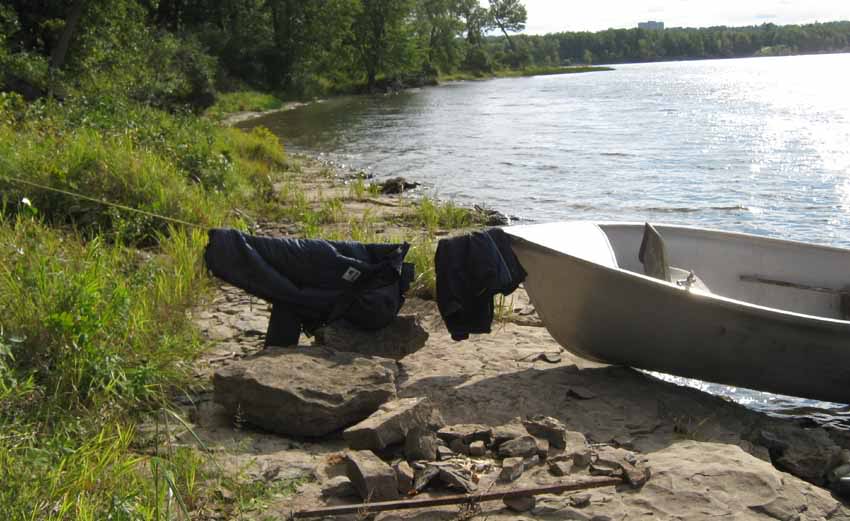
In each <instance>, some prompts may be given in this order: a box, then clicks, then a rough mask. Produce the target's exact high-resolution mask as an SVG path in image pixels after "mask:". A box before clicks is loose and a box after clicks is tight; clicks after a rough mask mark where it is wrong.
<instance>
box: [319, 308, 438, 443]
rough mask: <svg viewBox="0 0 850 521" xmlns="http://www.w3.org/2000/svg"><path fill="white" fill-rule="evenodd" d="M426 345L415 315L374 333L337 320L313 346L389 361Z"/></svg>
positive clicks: (320, 334) (397, 320)
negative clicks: (387, 359) (388, 359)
mask: <svg viewBox="0 0 850 521" xmlns="http://www.w3.org/2000/svg"><path fill="white" fill-rule="evenodd" d="M427 341H428V332H427V331H425V329H423V328H422V325H421V324H420V323H419V318H418V317H417V316H416V315H399V316H397V317H396V318H395V320H393V321H392V322H391V323H390V324H389V325H387V326H386V327H383V328H381V329H378V330H364V329H360V328H357V327H355V326H353V325H352V324H350V323H349V322H348V321H346V320H337V321H334V322H332V323H330V324H328V325H327V326H325V327H324V328H322V329H320V330H319V331H317V332H316V343H317V344H318V345H321V346H324V347H327V348H330V349H333V350H334V351H345V352H349V353H360V354H361V355H367V356H380V357H383V358H391V359H393V360H401V359H402V358H404V357H405V356H407V355H410V354H413V353H415V352H417V351H419V350H420V349H422V348H423V347H424V346H425V343H426V342H427ZM437 427H440V426H437Z"/></svg>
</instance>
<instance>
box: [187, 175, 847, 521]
mask: <svg viewBox="0 0 850 521" xmlns="http://www.w3.org/2000/svg"><path fill="white" fill-rule="evenodd" d="M303 170H304V172H303V174H302V178H303V182H304V184H305V186H306V187H308V190H309V191H310V192H311V193H315V192H320V193H328V192H329V191H333V190H345V185H344V183H345V181H344V176H338V175H337V176H328V175H327V165H323V164H321V163H318V162H315V161H312V160H307V159H304V168H303ZM320 171H321V172H324V174H323V175H318V173H319V172H320ZM402 197H404V195H403V194H402V195H398V194H396V195H393V194H383V195H375V196H374V197H372V198H370V199H368V200H357V201H354V200H352V201H347V202H346V203H345V207H344V208H343V211H344V212H352V213H362V212H363V211H364V210H368V211H369V212H370V214H371V215H374V216H376V219H377V222H378V224H377V227H378V228H379V229H380V230H381V235H382V236H384V237H387V238H388V240H391V239H392V238H393V237H396V236H398V235H399V233H400V231H401V229H402V228H404V227H406V226H409V224H405V223H407V222H409V221H406V220H404V219H403V213H404V212H405V211H407V210H405V206H404V205H402V204H400V202H399V201H400V198H402ZM257 233H260V234H264V235H278V236H286V235H290V234H297V233H298V229H297V227H294V226H290V225H281V224H279V223H278V224H273V223H258V229H257ZM268 316H269V312H268V309H267V306H266V304H265V303H262V302H258V301H256V300H255V299H252V298H251V297H250V296H249V295H247V294H245V293H243V292H242V291H240V290H238V289H236V288H233V287H230V286H227V285H221V286H220V287H219V291H218V293H217V295H216V297H215V298H214V299H213V301H212V302H211V303H210V305H209V306H207V307H206V308H204V309H198V310H196V312H195V314H194V317H195V320H196V322H197V323H198V325H199V327H200V329H201V330H202V331H203V334H204V335H205V337H206V338H207V339H208V340H209V344H210V350H209V352H208V353H207V354H206V356H204V357H203V358H202V359H201V360H200V361H199V362H198V364H197V367H196V370H197V376H198V380H199V382H200V383H201V385H202V387H204V388H206V389H207V392H204V393H202V394H200V395H199V396H198V397H196V399H195V400H194V401H193V403H192V404H191V405H187V406H186V411H185V412H187V413H188V416H189V417H190V418H191V420H192V429H193V431H194V434H192V435H189V434H187V433H184V434H183V435H182V437H181V441H182V442H185V443H187V444H192V443H196V441H193V440H195V436H197V437H198V438H200V439H201V440H203V442H204V444H205V445H206V446H208V447H210V448H212V449H213V450H214V454H215V458H216V459H217V461H218V464H219V465H221V466H222V467H223V468H226V469H229V470H231V471H233V472H238V473H241V474H242V475H243V476H244V479H246V480H253V481H256V482H258V483H260V484H261V486H267V487H269V488H273V487H274V486H275V483H280V482H282V481H287V480H297V483H298V487H297V493H296V494H294V495H288V496H281V497H276V498H272V500H271V502H270V504H269V505H268V508H267V509H264V511H263V512H262V513H258V514H257V516H256V517H257V518H258V519H263V518H264V517H266V518H267V517H268V516H272V517H279V518H281V519H286V518H287V516H289V515H290V514H292V513H293V512H296V511H301V510H310V509H316V508H319V507H323V506H328V505H340V504H351V503H360V502H363V501H368V502H375V501H379V500H383V499H396V498H404V497H414V496H415V497H416V498H417V499H418V498H427V497H442V496H445V495H449V494H458V493H465V494H468V495H469V497H470V501H469V502H467V503H464V504H462V505H460V506H443V507H432V508H428V509H425V510H421V509H420V510H410V511H396V512H385V513H380V514H376V515H375V516H376V517H375V518H376V519H380V520H396V519H418V520H431V519H447V520H448V519H482V520H483V519H516V520H531V519H538V518H539V519H578V520H598V521H602V520H605V519H612V520H613V519H635V518H638V517H640V518H643V519H655V518H658V519H668V518H677V519H708V518H712V519H716V518H721V519H736V520H738V519H764V520H767V519H776V520H792V519H801V520H802V519H850V506H848V505H850V504H848V503H847V500H846V499H841V496H840V493H842V492H845V491H843V490H842V489H841V487H842V486H845V485H846V483H845V482H842V480H841V477H842V476H843V475H845V474H848V475H850V450H848V449H850V436H848V434H847V433H846V432H842V431H835V430H828V429H825V428H822V427H820V426H817V425H815V424H813V423H812V422H811V421H807V420H799V421H795V420H788V419H778V418H773V417H769V416H766V415H764V414H761V413H757V412H754V411H752V410H749V409H746V408H744V407H742V406H740V405H737V404H735V403H732V402H730V401H727V400H724V399H721V398H719V397H716V396H712V395H709V394H706V393H703V392H701V391H697V390H694V389H690V388H684V387H680V386H676V385H673V384H670V383H666V382H662V381H660V380H658V379H655V378H653V377H651V376H648V375H646V374H644V373H641V372H638V371H635V370H632V369H629V368H624V367H613V366H604V365H600V364H596V363H592V362H588V361H586V360H583V359H581V358H578V357H575V356H573V355H571V354H570V353H569V352H567V351H565V350H564V349H562V348H561V346H560V345H558V344H557V343H556V342H555V341H554V340H553V339H552V338H551V337H550V336H549V335H548V333H547V331H546V329H545V328H543V327H542V324H541V323H540V321H539V319H537V317H536V315H535V313H534V310H533V307H532V306H531V304H530V303H529V301H528V297H527V295H526V294H525V293H524V291H523V290H522V289H520V290H519V291H517V292H516V293H515V294H514V295H512V296H511V297H508V299H506V305H505V306H504V308H503V313H501V315H500V317H499V322H498V323H497V324H494V331H493V333H492V334H490V335H483V336H477V337H474V338H471V339H470V340H468V341H464V342H460V343H457V342H454V341H452V340H451V338H450V336H449V334H448V332H447V331H446V329H445V327H444V325H443V324H442V321H441V319H440V316H439V313H438V312H437V309H436V304H435V303H434V302H433V301H430V300H423V299H420V298H409V299H408V301H407V302H406V303H405V305H404V307H403V309H402V312H401V315H400V317H399V318H398V320H397V321H396V323H395V324H394V325H392V326H391V327H389V328H387V330H385V331H383V332H380V333H378V334H369V333H363V332H357V331H354V330H351V329H347V328H346V326H345V325H344V324H340V325H334V326H333V327H328V328H326V329H325V330H324V331H323V332H322V335H321V336H320V337H319V338H316V339H306V338H304V337H302V345H301V346H299V347H298V348H297V349H271V350H266V351H263V350H262V349H261V346H262V340H263V335H264V333H265V330H266V324H267V321H268ZM281 404H283V405H281ZM600 476H605V477H614V478H619V479H621V480H622V483H621V484H620V485H610V486H606V487H602V488H593V489H589V490H586V491H579V492H573V493H564V494H560V495H558V494H543V495H538V496H536V498H534V499H528V498H524V499H513V500H505V501H487V502H479V501H476V500H475V497H476V495H479V494H482V493H485V492H487V493H490V492H499V491H509V490H517V489H522V488H533V487H541V486H549V485H557V484H561V483H569V482H575V481H583V480H592V479H598V478H599V477H600ZM203 515H205V516H207V517H205V518H208V519H216V518H221V519H225V518H226V515H225V514H223V513H221V512H214V511H211V512H205V513H204V514H203ZM369 516H372V514H369V515H367V514H366V513H364V512H360V513H357V514H349V515H347V517H346V516H341V517H339V519H366V518H369Z"/></svg>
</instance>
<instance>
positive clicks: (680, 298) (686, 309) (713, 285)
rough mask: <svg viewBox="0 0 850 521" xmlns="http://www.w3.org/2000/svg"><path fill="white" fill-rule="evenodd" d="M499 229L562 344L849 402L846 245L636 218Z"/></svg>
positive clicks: (597, 355) (580, 351)
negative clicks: (506, 236)
mask: <svg viewBox="0 0 850 521" xmlns="http://www.w3.org/2000/svg"><path fill="white" fill-rule="evenodd" d="M504 230H505V232H507V233H508V234H510V235H511V239H512V247H513V249H514V252H515V253H516V255H517V257H518V258H519V261H520V263H521V264H522V265H523V267H524V268H525V270H526V271H527V272H528V277H527V279H526V281H525V288H526V290H527V291H528V294H529V296H530V297H531V301H532V303H533V304H534V306H535V308H536V309H537V312H538V313H539V314H540V317H541V319H542V320H543V322H544V324H545V325H546V328H547V329H548V330H549V332H550V333H551V334H552V336H553V337H554V338H555V340H557V341H558V342H559V343H560V344H561V345H562V346H564V347H565V348H566V349H567V350H569V351H571V352H573V353H575V354H577V355H579V356H582V357H584V358H587V359H590V360H594V361H598V362H603V363H608V364H619V365H626V366H631V367H636V368H640V369H647V370H651V371H660V372H664V373H670V374H674V375H679V376H684V377H688V378H697V379H700V380H706V381H709V382H716V383H722V384H728V385H734V386H738V387H746V388H750V389H758V390H762V391H769V392H773V393H779V394H785V395H792V396H799V397H805V398H811V399H816V400H823V401H829V402H838V403H850V250H846V249H841V248H834V247H828V246H819V245H813V244H806V243H801V242H794V241H786V240H778V239H771V238H766V237H759V236H754V235H748V234H743V233H729V232H723V231H716V230H707V229H701V228H692V227H685V226H657V227H654V228H653V227H650V226H649V225H644V224H640V223H588V222H562V223H550V224H540V225H528V226H512V227H507V228H505V229H504ZM641 250H643V253H644V255H642V257H643V262H641V260H640V259H639V254H640V253H641ZM645 273H651V274H653V275H654V276H648V275H646V274H645Z"/></svg>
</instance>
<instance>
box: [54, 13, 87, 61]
mask: <svg viewBox="0 0 850 521" xmlns="http://www.w3.org/2000/svg"><path fill="white" fill-rule="evenodd" d="M85 3H86V2H85V0H74V3H73V5H71V12H70V13H68V18H67V19H66V20H65V28H64V29H62V35H61V36H60V37H59V43H57V44H56V47H54V48H53V52H51V53H50V68H51V69H53V70H56V69H61V68H62V66H63V65H65V57H66V56H67V55H68V47H69V46H70V45H71V38H72V37H73V36H74V33H75V32H76V30H77V25H79V23H80V17H81V16H82V15H83V7H84V6H85Z"/></svg>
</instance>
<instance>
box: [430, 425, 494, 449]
mask: <svg viewBox="0 0 850 521" xmlns="http://www.w3.org/2000/svg"><path fill="white" fill-rule="evenodd" d="M437 436H438V437H439V438H440V439H442V440H443V441H445V442H446V443H451V442H452V441H454V440H456V439H460V440H461V441H463V442H464V443H466V444H467V445H469V444H470V443H472V442H473V441H483V442H484V443H485V444H489V443H490V440H492V439H493V429H492V428H490V427H488V426H486V425H478V424H475V423H463V424H458V425H447V426H445V427H443V428H442V429H440V430H438V431H437Z"/></svg>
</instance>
